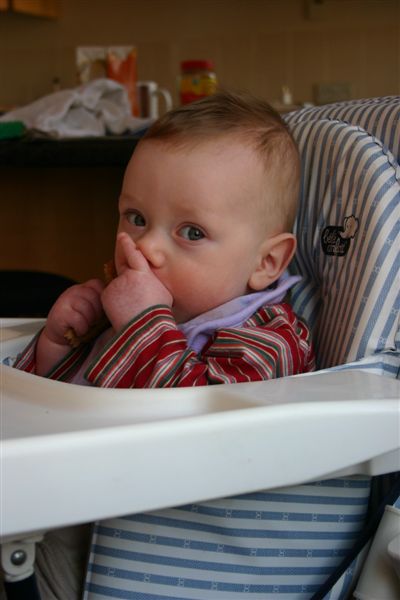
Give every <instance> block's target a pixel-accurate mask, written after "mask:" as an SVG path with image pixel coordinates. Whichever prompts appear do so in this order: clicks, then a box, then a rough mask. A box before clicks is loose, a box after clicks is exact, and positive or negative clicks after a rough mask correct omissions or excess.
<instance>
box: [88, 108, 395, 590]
mask: <svg viewBox="0 0 400 600" xmlns="http://www.w3.org/2000/svg"><path fill="white" fill-rule="evenodd" d="M294 135H295V137H296V139H297V141H298V142H299V144H300V147H301V151H302V155H303V163H304V180H303V187H302V198H301V207H300V211H299V217H298V225H297V229H298V234H299V236H300V240H299V241H300V244H299V247H300V252H304V257H305V258H304V260H303V258H302V259H301V260H300V261H299V267H300V268H301V270H302V272H303V274H304V275H305V282H304V284H302V286H301V287H299V288H298V290H297V296H296V298H295V303H296V308H297V310H299V307H301V308H302V309H303V311H304V313H305V314H307V315H308V316H309V317H310V319H311V321H312V325H313V327H315V330H316V333H317V335H319V334H320V335H321V338H322V339H321V341H319V340H318V339H317V345H318V348H320V349H321V352H322V353H323V356H322V359H321V364H322V365H324V366H326V365H328V364H334V360H336V358H337V362H341V361H345V360H350V361H353V360H355V359H357V357H359V356H363V354H362V352H365V351H366V352H367V353H368V352H375V351H376V350H377V349H378V350H379V349H380V348H383V349H384V350H385V351H386V350H388V351H389V352H392V350H393V348H392V346H391V345H390V344H391V341H392V340H393V333H392V332H393V331H394V329H395V328H394V327H393V328H392V326H390V327H388V328H387V330H386V329H384V332H383V333H384V341H383V340H378V342H377V340H376V339H375V338H376V334H375V327H374V326H373V320H374V319H375V320H377V319H378V320H379V318H380V316H381V312H383V310H388V312H389V313H391V312H392V311H395V305H394V304H392V306H391V307H390V306H389V307H388V306H387V304H388V303H387V301H386V297H387V295H388V294H389V295H390V294H391V291H390V289H391V286H390V285H388V286H386V287H385V288H384V289H385V294H384V295H383V296H380V294H381V291H382V289H381V288H380V287H379V286H378V285H377V284H376V283H375V279H374V278H373V281H371V285H370V286H367V288H366V289H364V296H363V297H362V306H363V309H362V311H361V316H362V317H363V318H365V317H366V318H367V319H368V322H369V323H370V324H371V325H372V327H364V333H363V334H362V335H361V336H360V335H358V333H357V332H356V330H355V329H354V328H356V327H358V325H359V321H360V318H359V317H360V313H359V311H357V310H356V309H355V308H354V306H353V305H355V301H354V302H353V300H352V296H351V294H350V292H349V289H351V290H352V294H353V296H354V298H355V297H356V296H357V293H358V292H359V289H360V286H361V287H362V286H363V281H364V277H363V276H362V275H363V274H364V273H365V272H366V271H368V270H371V272H372V273H375V274H376V275H377V276H378V274H380V273H381V271H385V270H386V264H387V260H388V259H387V256H389V257H390V256H391V247H392V246H393V244H392V242H390V243H387V240H388V239H389V240H391V237H390V236H391V235H392V234H391V233H390V232H391V231H392V229H393V227H394V222H393V218H394V217H393V215H394V212H393V210H394V209H393V205H392V204H393V202H394V201H395V198H396V194H397V202H398V194H399V183H398V179H396V176H395V165H394V164H393V161H392V160H391V158H390V157H389V156H388V155H387V152H386V151H385V150H384V149H383V148H382V146H380V145H379V144H378V143H377V142H376V141H375V140H373V139H372V138H371V137H370V136H369V135H368V134H366V133H365V132H364V131H362V130H360V129H359V128H357V127H351V126H349V125H345V124H342V123H337V122H330V121H325V120H324V121H321V122H318V123H313V124H311V123H308V122H301V123H298V124H296V125H294ZM345 167H346V168H345ZM329 202H332V205H331V206H329ZM375 212H376V213H377V214H375ZM351 216H354V219H358V229H357V231H356V230H355V223H354V221H353V220H351V221H350V222H346V223H344V218H346V217H351ZM397 220H398V219H397ZM387 221H392V222H391V225H390V224H388V223H387ZM397 225H398V223H397ZM327 228H332V229H327ZM379 228H382V229H383V231H384V236H386V237H384V248H385V250H382V249H381V250H379V249H378V247H377V242H375V233H377V231H378V229H379ZM325 229H326V233H325V235H326V239H325V243H326V245H327V246H329V244H330V243H331V244H333V246H334V248H341V250H340V252H342V253H343V256H342V257H341V256H339V250H338V249H336V251H335V250H334V248H331V251H332V252H333V254H329V251H328V253H327V254H325V253H324V251H323V250H321V242H320V240H321V236H322V233H323V231H324V230H325ZM360 232H361V233H360ZM340 233H342V234H343V233H345V235H342V236H340ZM349 233H350V234H352V235H353V234H354V235H353V237H351V236H349V235H347V234H349ZM358 234H359V240H358V239H357V235H358ZM335 236H337V237H335ZM346 236H347V237H346ZM335 240H336V241H335ZM328 250H329V248H328ZM349 253H350V254H349ZM349 256H351V257H352V260H351V261H350V260H348V258H349ZM365 257H367V258H370V259H372V261H375V264H374V265H373V266H372V267H371V268H370V265H369V262H368V265H367V262H366V260H365ZM341 259H343V260H341ZM314 261H315V264H314ZM310 263H311V264H310ZM325 278H327V281H328V282H329V285H328V284H326V283H325ZM383 280H384V281H386V280H387V277H386V278H384V279H383ZM379 281H380V280H379ZM342 282H344V283H345V286H344V289H343V290H342V291H340V283H342ZM332 293H334V294H335V295H334V298H335V302H332V303H331V302H330V301H329V294H332ZM372 293H375V294H377V297H381V300H380V301H379V304H378V306H379V307H380V310H379V311H377V310H376V306H377V305H376V301H375V300H373V301H372V302H371V299H372V298H371V294H372ZM314 296H315V298H316V299H314ZM327 300H328V302H326V301H327ZM346 302H348V303H349V304H348V306H347V311H346V310H345V311H342V310H339V311H338V312H337V313H335V309H336V308H337V307H336V304H339V305H340V306H339V307H338V308H340V309H342V305H345V303H346ZM368 310H370V313H368V314H369V316H367V311H368ZM318 311H322V312H321V314H322V315H323V318H329V319H330V318H332V315H336V318H335V320H334V321H333V324H331V322H330V321H329V322H327V323H326V324H325V323H324V322H323V320H321V319H320V318H319V313H318ZM386 317H387V316H386ZM393 317H396V318H398V315H393ZM341 318H342V319H344V320H343V321H341V320H340V319H341ZM387 318H388V317H387ZM389 321H390V319H389ZM332 326H333V328H336V329H332ZM346 327H347V328H348V329H350V330H351V333H352V336H350V337H349V335H348V333H349V331H348V330H346ZM335 331H336V335H335ZM369 334H371V339H372V342H370V340H369V339H368V335H369ZM381 334H382V332H381V333H380V335H379V336H378V337H379V338H380V337H382V335H381ZM350 338H351V339H350ZM357 344H359V346H360V348H362V350H361V349H360V350H359V348H358V347H357ZM389 362H390V361H389ZM336 364H337V363H336ZM277 451H279V449H277ZM369 490H370V480H369V478H367V477H351V478H350V477H349V478H341V479H333V480H329V481H324V482H316V483H310V484H304V485H300V486H296V487H291V488H286V489H281V490H273V491H261V492H257V493H253V494H246V495H243V496H240V497H234V498H224V499H219V500H213V501H209V502H203V503H201V504H194V505H189V506H182V507H178V508H172V509H169V510H162V511H158V512H157V511H156V512H152V513H146V514H139V515H132V516H128V517H125V518H119V519H109V520H107V521H103V522H101V523H98V524H96V526H95V532H94V536H93V540H92V548H91V555H90V559H89V566H88V573H87V579H86V586H85V594H84V598H85V600H97V599H100V598H103V599H104V598H130V599H132V600H139V599H140V600H164V599H167V598H168V599H175V600H178V599H179V600H189V599H190V600H220V599H221V600H224V599H225V600H244V599H249V598H251V599H253V600H261V599H262V600H274V599H276V598H277V597H282V598H284V599H285V600H308V599H309V598H310V596H311V595H312V593H314V592H315V591H317V590H318V588H319V586H320V585H321V584H322V583H323V582H324V581H325V580H326V578H327V577H328V575H329V574H330V572H331V571H332V570H333V569H334V567H335V566H336V565H337V564H338V562H340V560H341V558H342V557H343V556H344V555H345V554H346V551H347V549H348V548H349V547H351V545H352V543H353V541H354V539H355V538H356V536H357V533H358V532H359V530H360V529H361V528H362V525H363V522H364V519H365V514H366V510H367V505H368V500H369ZM352 579H353V571H352V569H349V570H348V571H347V572H346V574H345V575H344V576H343V577H342V579H341V580H340V581H339V582H338V583H337V585H336V586H335V588H334V590H332V592H331V593H330V594H329V596H328V597H329V598H330V600H335V599H342V598H345V596H346V593H347V591H348V590H349V587H350V585H351V581H352Z"/></svg>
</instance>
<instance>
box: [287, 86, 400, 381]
mask: <svg viewBox="0 0 400 600" xmlns="http://www.w3.org/2000/svg"><path fill="white" fill-rule="evenodd" d="M328 117H329V118H328ZM346 119H347V120H350V119H353V120H354V121H355V122H356V123H359V124H362V125H364V126H365V127H368V129H369V132H367V131H366V130H365V129H364V128H363V127H361V126H360V125H358V124H356V125H351V124H349V123H347V122H346ZM287 121H288V123H289V125H290V127H291V129H292V132H293V135H294V137H295V139H296V141H297V142H298V144H299V148H300V154H301V157H302V166H303V178H302V186H301V199H300V208H299V212H298V217H297V221H296V234H297V238H298V252H297V255H296V260H295V266H294V268H295V270H296V271H299V272H300V273H301V274H302V275H303V280H302V282H300V283H299V284H298V285H297V286H296V288H295V290H294V293H293V299H292V301H293V304H294V307H295V310H296V311H297V312H298V313H299V314H300V315H302V316H304V317H305V318H306V319H307V320H308V322H309V324H310V326H311V327H312V329H313V334H314V339H315V344H316V354H317V364H318V367H319V368H326V367H331V366H334V365H341V364H344V363H351V362H353V361H359V360H360V359H362V362H360V365H362V366H363V367H365V368H367V367H368V368H375V370H379V371H380V372H384V373H386V374H388V375H391V376H395V377H396V375H397V373H398V371H399V356H400V354H399V345H398V331H399V298H400V293H399V288H400V283H399V271H400V260H399V247H400V168H399V165H398V162H397V160H396V159H395V157H394V156H393V153H392V152H391V151H390V150H388V148H387V147H386V146H385V143H386V142H387V143H390V144H391V147H392V149H393V150H394V151H396V152H398V150H399V139H400V101H399V99H396V98H395V99H393V98H386V99H383V100H382V103H380V102H378V100H377V99H374V100H373V101H360V102H353V103H346V104H345V105H341V106H340V105H337V106H333V107H321V108H320V109H306V110H304V111H299V113H293V114H291V115H288V116H287ZM374 134H375V135H378V134H379V135H382V137H383V138H384V142H382V141H380V140H379V139H377V137H375V135H374ZM396 339H397V342H396Z"/></svg>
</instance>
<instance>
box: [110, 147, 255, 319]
mask: <svg viewBox="0 0 400 600" xmlns="http://www.w3.org/2000/svg"><path fill="white" fill-rule="evenodd" d="M263 179H264V174H263V167H262V165H261V164H260V163H259V161H258V159H257V157H256V155H255V154H254V153H253V151H252V150H251V149H250V148H248V147H245V146H244V145H243V144H241V143H240V142H239V141H235V140H232V139H222V140H220V141H219V142H217V143H216V142H212V143H210V142H204V143H201V144H199V145H198V146H196V147H195V148H178V149H177V148H174V147H172V146H170V145H166V144H164V143H162V142H159V141H154V140H149V141H145V142H143V143H141V144H140V145H139V146H138V148H137V149H136V151H135V153H134V155H133V157H132V159H131V161H130V163H129V165H128V167H127V170H126V173H125V177H124V182H123V187H122V192H121V196H120V200H119V210H120V221H119V229H118V231H125V232H126V233H128V234H129V235H130V237H131V238H132V239H133V240H134V241H135V243H136V245H137V247H138V248H139V249H140V250H141V252H142V253H143V255H144V257H145V258H146V260H147V261H148V263H149V265H150V267H151V269H152V270H153V272H154V273H155V275H156V276H157V277H158V278H159V279H160V281H161V282H162V283H163V284H164V285H165V286H166V287H167V289H168V290H169V291H170V293H171V295H172V297H173V299H174V304H173V307H172V310H173V313H174V316H175V319H176V320H177V321H178V322H179V323H182V322H185V321H187V320H189V319H191V318H194V317H195V316H197V315H199V314H201V313H203V312H205V311H207V310H210V309H211V308H214V307H216V306H218V305H220V304H223V303H224V302H227V301H228V300H231V299H232V298H234V297H237V296H240V295H242V294H244V293H246V292H247V291H249V285H248V282H249V278H250V276H251V274H252V273H253V271H254V269H255V268H256V267H257V264H258V263H259V261H260V260H261V259H260V244H261V242H262V240H264V239H265V237H266V234H265V219H260V215H258V214H257V210H256V206H259V201H258V202H257V200H259V198H260V194H262V193H263V188H262V186H263ZM264 193H265V192H264ZM260 221H264V223H262V224H261V222H260Z"/></svg>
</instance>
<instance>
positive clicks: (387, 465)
mask: <svg viewBox="0 0 400 600" xmlns="http://www.w3.org/2000/svg"><path fill="white" fill-rule="evenodd" d="M364 103H365V105H366V106H367V108H368V107H369V106H372V107H373V108H377V109H378V113H379V118H378V119H376V120H375V121H374V119H371V118H370V117H369V116H368V118H365V114H368V115H369V112H368V111H369V109H368V110H367V111H365V110H364V109H365V106H364V107H362V108H363V110H361V109H360V110H359V111H358V108H359V106H361V105H362V104H363V101H361V102H360V103H358V108H353V107H352V106H351V104H350V105H342V106H340V105H338V106H333V107H327V108H325V107H324V108H322V109H315V111H314V112H313V110H305V111H299V112H298V113H293V114H292V115H288V117H287V120H288V122H289V123H290V125H291V126H294V127H296V124H298V123H304V122H307V121H313V120H315V121H316V122H317V123H316V126H318V127H320V129H321V131H322V130H323V128H325V129H324V131H325V130H326V131H328V129H329V126H326V120H329V119H333V120H335V119H336V120H337V119H342V120H343V122H346V121H347V122H350V123H354V121H356V125H357V127H359V128H360V131H364V128H365V129H366V130H367V131H368V132H369V134H370V135H371V136H376V135H378V136H380V137H381V138H382V139H383V143H384V144H385V143H386V144H387V145H389V144H391V146H390V147H391V148H392V150H393V151H394V150H395V149H396V145H398V143H399V138H398V135H397V134H393V131H395V132H396V131H397V130H398V128H399V127H400V125H399V123H400V121H393V123H394V128H393V126H390V127H389V126H388V122H389V116H388V115H391V117H390V118H392V119H393V114H394V112H393V110H392V108H393V100H392V99H373V100H370V101H364ZM374 104H375V107H374V106H373V105H374ZM388 106H391V107H392V108H391V112H390V111H389V109H387V107H388ZM318 111H323V112H320V113H319V114H318ZM357 111H358V112H357ZM398 112H400V104H399V106H398ZM319 120H321V123H322V121H324V123H322V124H321V126H320V124H319V123H318V121H319ZM376 123H377V125H376ZM311 130H312V127H310V128H309V127H307V126H305V127H303V128H302V127H301V126H300V129H299V131H300V134H301V135H309V133H308V132H309V131H311ZM339 130H340V131H339ZM338 131H339V133H341V132H344V133H347V132H345V131H344V128H341V127H339V128H338ZM349 131H350V130H349ZM354 131H355V130H354V127H353V128H352V131H351V132H350V134H351V135H352V136H353V138H354V137H357V136H354V135H353V134H354ZM300 134H299V135H300ZM344 137H345V139H346V136H344ZM374 140H375V137H371V143H372V144H375V141H374ZM379 143H380V144H381V142H379ZM383 147H384V148H386V146H385V145H384V146H383ZM386 152H387V150H386V149H385V150H384V153H385V155H386ZM387 156H388V160H389V162H390V164H392V165H393V169H394V170H395V171H396V169H397V171H396V172H397V180H399V173H400V167H399V166H398V163H396V158H394V157H393V154H391V153H390V151H389V152H387ZM396 165H397V166H396ZM342 167H343V165H342ZM397 194H399V192H397ZM334 224H335V225H339V223H338V224H336V223H334ZM306 251H308V250H307V248H306ZM295 293H296V292H295ZM309 293H310V292H309V288H307V286H305V287H303V288H302V287H301V286H299V291H298V294H297V297H296V302H297V303H298V306H302V305H303V304H304V298H307V296H308V295H309ZM393 310H395V305H394V307H393ZM397 310H398V309H397ZM309 311H310V312H309V314H307V315H306V316H307V317H309V318H310V320H311V322H312V321H313V319H314V317H315V311H316V307H315V306H313V305H311V308H310V309H309ZM300 314H302V313H301V312H300ZM393 314H394V313H393ZM392 321H393V323H395V319H394V320H392ZM42 323H43V322H42V321H38V320H29V319H28V320H5V321H4V322H3V323H2V336H3V337H2V354H3V355H13V354H14V355H15V354H16V353H17V352H18V351H19V350H20V349H22V348H23V347H24V346H25V345H26V343H27V341H28V340H29V339H30V338H31V337H32V335H33V334H34V333H35V332H36V331H37V330H38V329H39V328H40V327H41V325H42ZM393 323H392V327H393ZM378 341H379V340H378ZM379 343H380V342H379ZM321 348H322V346H321ZM325 350H326V348H325ZM352 352H353V351H350V352H349V354H348V355H346V356H345V357H344V360H343V361H342V362H348V363H350V364H348V365H345V366H343V365H342V367H341V369H343V368H344V370H335V369H330V370H326V371H320V372H317V373H315V374H308V375H301V376H296V377H288V378H285V379H281V380H275V381H269V382H258V383H250V384H237V385H234V386H217V387H204V388H190V389H188V388H185V389H160V390H151V391H149V390H109V389H108V390H106V389H98V390H96V393H95V394H93V390H91V389H89V388H80V389H79V398H78V397H77V395H76V387H75V386H72V385H69V384H63V383H59V382H54V381H50V380H46V379H42V378H38V377H34V376H32V375H28V374H26V373H23V372H20V371H15V370H12V369H10V368H9V367H7V366H3V367H2V373H1V377H2V420H3V425H2V431H3V433H4V436H3V437H4V439H3V442H2V455H1V464H2V478H3V482H4V485H3V486H2V491H1V507H2V508H1V509H2V514H3V515H4V517H6V518H5V519H3V520H2V525H1V537H0V541H1V543H2V563H3V568H4V569H5V570H6V572H7V573H8V577H9V579H10V580H14V581H17V580H23V579H24V578H25V577H26V576H29V575H30V574H31V573H32V570H33V569H32V563H33V558H34V545H35V543H36V541H37V540H38V539H40V536H41V535H42V534H43V533H44V532H45V531H48V530H50V529H53V528H58V527H62V526H66V525H72V524H77V523H84V522H90V521H93V520H98V519H104V518H107V517H112V516H117V515H121V514H129V513H141V512H145V511H151V510H157V509H161V508H167V507H173V506H177V505H182V504H185V503H188V502H190V503H192V502H194V503H196V502H202V501H204V500H207V499H212V498H220V497H226V496H232V495H236V494H244V493H247V492H252V491H255V490H271V489H272V490H273V489H276V488H280V487H283V486H293V485H296V484H299V483H300V482H311V481H315V480H321V479H325V478H331V477H347V476H350V475H353V474H360V475H378V474H385V473H393V472H396V471H398V470H399V468H400V420H399V416H400V381H399V380H398V379H396V370H397V375H398V373H399V359H398V356H399V354H398V353H396V352H392V351H391V350H390V351H385V352H384V353H383V354H382V359H381V358H380V356H381V355H380V354H379V353H378V352H374V351H372V353H371V351H370V352H369V354H368V353H367V355H365V358H364V355H363V354H362V355H359V354H357V353H354V352H353V353H352ZM323 356H324V360H326V363H325V364H323V366H330V364H335V363H329V360H330V359H329V352H328V353H326V352H325V354H324V355H323ZM374 373H380V374H379V375H377V374H374ZM382 374H388V375H389V377H385V376H382ZM277 448H278V451H277ZM82 489H83V490H84V494H82ZM105 490H106V492H105V493H104V491H105ZM27 499H29V502H30V503H31V505H33V506H35V511H34V514H31V511H30V510H29V508H28V507H27Z"/></svg>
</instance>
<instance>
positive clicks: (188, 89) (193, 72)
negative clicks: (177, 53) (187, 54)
mask: <svg viewBox="0 0 400 600" xmlns="http://www.w3.org/2000/svg"><path fill="white" fill-rule="evenodd" d="M216 89H217V76H216V74H215V71H214V63H213V61H211V60H184V61H182V62H181V76H180V80H179V93H180V100H181V104H189V102H194V100H199V99H200V98H204V97H205V96H210V95H211V94H214V92H215V91H216Z"/></svg>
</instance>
